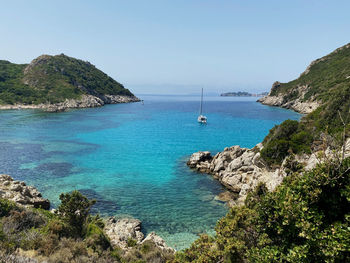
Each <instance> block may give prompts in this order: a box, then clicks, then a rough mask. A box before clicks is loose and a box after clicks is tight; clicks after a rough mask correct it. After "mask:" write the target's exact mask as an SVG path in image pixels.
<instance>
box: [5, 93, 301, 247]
mask: <svg viewBox="0 0 350 263" xmlns="http://www.w3.org/2000/svg"><path fill="white" fill-rule="evenodd" d="M141 98H142V99H144V100H145V102H144V105H142V103H133V104H119V105H108V106H105V107H102V108H93V109H81V110H71V111H68V112H64V113H54V114H53V113H51V114H50V113H44V112H40V111H36V110H11V111H1V112H0V173H8V174H10V175H12V176H13V177H14V178H16V179H18V180H24V181H26V182H27V183H28V184H32V185H35V186H36V187H37V188H38V189H39V190H40V191H41V192H42V193H43V195H44V196H45V197H47V198H49V199H50V201H51V202H52V205H53V206H57V204H58V196H59V194H60V193H61V192H67V191H71V190H73V189H78V190H80V191H82V192H83V193H84V194H86V195H88V196H89V197H91V198H95V199H96V200H97V201H98V202H97V204H96V205H95V207H94V212H100V213H101V214H103V215H117V216H125V215H130V216H133V217H135V218H138V219H140V220H142V222H143V231H144V232H145V233H148V232H150V231H156V232H157V233H158V234H159V235H161V236H162V237H163V238H164V239H165V240H166V241H167V243H168V244H169V245H171V246H173V247H176V248H177V249H182V248H184V247H187V246H188V245H189V244H190V243H191V242H192V241H193V240H195V239H196V237H197V235H198V234H200V233H204V232H208V233H213V228H214V226H215V223H216V221H217V220H218V219H219V218H220V217H222V216H223V215H225V213H226V212H227V208H226V206H225V204H224V203H222V202H220V201H216V200H215V199H214V197H215V195H217V194H218V193H220V192H221V191H222V190H223V189H222V187H221V185H220V184H219V183H218V182H217V181H215V180H213V179H212V178H211V177H210V176H206V175H201V174H197V173H196V172H193V171H191V170H190V169H188V168H187V167H186V160H187V158H188V157H189V156H190V154H191V153H193V152H195V151H199V150H210V151H212V152H214V153H215V152H217V151H220V150H222V149H223V148H225V147H227V146H231V145H236V144H238V145H241V146H244V147H253V146H254V145H255V144H256V143H258V142H260V141H262V139H263V138H264V137H265V135H266V134H267V133H268V131H269V129H271V128H272V127H273V126H274V125H275V124H278V123H280V122H282V121H283V120H285V119H288V118H289V119H298V118H299V117H300V115H299V114H297V113H295V112H292V111H288V110H284V109H279V108H274V107H269V106H264V105H261V104H259V103H256V102H255V101H254V98H253V99H252V98H222V97H215V98H206V101H205V104H204V111H205V114H206V115H207V117H208V124H207V125H200V124H198V123H197V122H196V118H197V114H198V107H199V102H198V98H197V97H191V96H141Z"/></svg>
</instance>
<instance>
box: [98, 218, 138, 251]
mask: <svg viewBox="0 0 350 263" xmlns="http://www.w3.org/2000/svg"><path fill="white" fill-rule="evenodd" d="M105 231H106V234H107V236H108V237H109V239H110V240H111V244H112V245H113V246H118V247H120V248H122V249H127V248H128V240H130V239H133V240H135V241H136V242H137V243H140V242H141V241H142V240H143V238H144V235H143V233H142V232H141V221H140V220H138V219H134V218H123V219H116V218H114V217H110V218H109V219H108V220H107V221H106V224H105Z"/></svg>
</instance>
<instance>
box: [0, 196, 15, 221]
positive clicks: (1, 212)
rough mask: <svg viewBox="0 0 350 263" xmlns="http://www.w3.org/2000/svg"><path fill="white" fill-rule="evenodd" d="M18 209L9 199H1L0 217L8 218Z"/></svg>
mask: <svg viewBox="0 0 350 263" xmlns="http://www.w3.org/2000/svg"><path fill="white" fill-rule="evenodd" d="M15 208H16V204H15V203H14V202H11V201H9V200H7V199H2V198H0V217H3V216H8V215H9V213H10V211H11V210H13V209H15Z"/></svg>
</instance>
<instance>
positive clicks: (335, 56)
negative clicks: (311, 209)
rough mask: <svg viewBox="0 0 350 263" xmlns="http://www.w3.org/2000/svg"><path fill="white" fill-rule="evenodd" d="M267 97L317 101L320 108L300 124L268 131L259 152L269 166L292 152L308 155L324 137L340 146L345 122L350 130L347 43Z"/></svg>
mask: <svg viewBox="0 0 350 263" xmlns="http://www.w3.org/2000/svg"><path fill="white" fill-rule="evenodd" d="M303 85H307V87H308V88H307V89H306V90H305V91H306V92H305V94H300V93H299V89H298V87H300V86H303ZM270 95H271V96H277V95H278V96H283V99H284V100H285V101H287V102H288V101H291V100H295V99H296V98H299V99H301V100H303V101H313V100H316V101H319V102H320V106H319V107H318V108H317V109H316V110H315V111H313V112H312V113H310V114H308V115H306V116H304V117H303V118H302V119H301V122H299V123H298V122H292V121H286V122H283V123H282V124H281V125H278V126H276V127H275V128H273V129H272V130H271V131H270V133H269V135H268V136H267V137H266V138H265V140H264V146H265V147H264V149H263V150H262V152H261V153H262V156H263V158H264V159H265V160H266V161H267V162H268V163H269V164H280V163H281V162H282V161H283V159H284V157H286V156H287V155H288V154H289V153H291V152H292V153H301V152H306V153H308V152H310V151H311V150H313V149H316V148H317V147H319V145H320V143H322V140H324V139H325V138H326V137H327V136H330V137H332V138H333V140H334V141H338V143H339V142H340V141H341V140H342V139H343V138H342V137H343V136H344V123H345V126H346V127H345V130H346V133H348V131H349V130H350V125H349V122H350V116H349V115H350V111H349V110H350V44H347V45H345V46H343V47H341V48H338V49H336V50H335V51H334V52H332V53H331V54H329V55H327V56H325V57H322V58H320V59H317V60H315V61H314V62H312V63H311V64H310V66H309V67H308V68H307V70H306V71H305V72H304V73H302V74H301V75H300V77H299V78H298V79H296V80H293V81H290V82H288V83H277V84H274V86H273V88H272V90H271V92H270ZM340 116H341V117H340ZM341 118H342V119H343V120H342V119H341ZM343 121H344V122H343ZM345 135H347V134H345Z"/></svg>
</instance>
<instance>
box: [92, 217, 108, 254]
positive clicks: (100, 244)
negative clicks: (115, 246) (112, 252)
mask: <svg viewBox="0 0 350 263" xmlns="http://www.w3.org/2000/svg"><path fill="white" fill-rule="evenodd" d="M86 243H87V245H88V246H89V247H91V248H93V249H94V250H95V251H102V250H106V249H108V248H110V247H111V244H110V242H109V239H108V237H107V236H106V235H105V233H104V232H103V229H101V228H100V227H99V226H98V225H96V224H94V223H90V224H88V225H87V228H86Z"/></svg>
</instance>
